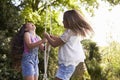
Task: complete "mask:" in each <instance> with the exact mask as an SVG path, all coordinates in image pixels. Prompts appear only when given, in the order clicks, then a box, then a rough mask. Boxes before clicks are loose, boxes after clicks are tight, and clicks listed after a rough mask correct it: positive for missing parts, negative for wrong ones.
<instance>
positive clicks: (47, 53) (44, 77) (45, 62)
mask: <svg viewBox="0 0 120 80" xmlns="http://www.w3.org/2000/svg"><path fill="white" fill-rule="evenodd" d="M45 3H46V21H45V32H46V31H47V30H46V26H47V17H48V16H47V14H48V12H47V9H48V6H47V3H48V2H47V0H45ZM51 24H52V19H51V4H50V34H51ZM44 46H45V51H44V76H43V80H48V76H47V67H48V60H49V52H50V46H48V50H47V44H46V43H45V44H44Z"/></svg>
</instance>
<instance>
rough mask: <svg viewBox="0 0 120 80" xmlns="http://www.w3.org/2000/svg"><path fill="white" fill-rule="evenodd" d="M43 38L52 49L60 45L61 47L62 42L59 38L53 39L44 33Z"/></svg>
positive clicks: (53, 37)
mask: <svg viewBox="0 0 120 80" xmlns="http://www.w3.org/2000/svg"><path fill="white" fill-rule="evenodd" d="M44 36H45V37H46V38H47V40H48V42H49V44H50V45H51V46H53V47H58V46H60V45H63V44H64V42H63V41H62V40H61V39H60V38H59V37H55V36H52V35H49V34H48V33H46V32H45V33H44Z"/></svg>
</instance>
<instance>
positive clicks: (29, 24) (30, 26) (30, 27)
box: [26, 23, 36, 31]
mask: <svg viewBox="0 0 120 80" xmlns="http://www.w3.org/2000/svg"><path fill="white" fill-rule="evenodd" d="M35 29H36V26H35V25H34V24H33V23H27V25H26V31H35Z"/></svg>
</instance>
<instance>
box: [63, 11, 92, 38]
mask: <svg viewBox="0 0 120 80" xmlns="http://www.w3.org/2000/svg"><path fill="white" fill-rule="evenodd" d="M63 22H64V24H66V25H64V26H65V28H68V29H71V30H72V31H73V32H75V33H77V34H79V35H81V36H83V37H85V36H86V35H87V34H88V33H89V32H94V31H93V29H92V27H91V26H90V24H89V23H88V22H87V21H86V20H85V19H84V17H83V16H82V15H81V14H79V13H78V11H76V10H68V11H66V12H65V13H64V16H63Z"/></svg>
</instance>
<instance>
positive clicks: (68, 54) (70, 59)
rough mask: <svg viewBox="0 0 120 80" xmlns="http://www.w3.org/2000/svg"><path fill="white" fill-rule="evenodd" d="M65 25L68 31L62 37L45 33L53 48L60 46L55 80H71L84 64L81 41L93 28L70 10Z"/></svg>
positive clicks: (65, 17)
mask: <svg viewBox="0 0 120 80" xmlns="http://www.w3.org/2000/svg"><path fill="white" fill-rule="evenodd" d="M63 24H64V28H65V29H66V30H65V32H64V33H63V34H62V35H61V36H60V37H55V36H52V35H49V34H48V33H44V36H45V37H46V38H47V40H48V42H49V43H50V44H51V45H52V46H53V47H57V46H59V52H58V63H59V68H58V70H57V73H56V77H55V80H69V79H70V77H71V76H72V74H73V72H74V71H75V68H76V66H77V65H78V64H79V63H80V62H84V59H85V54H84V51H83V48H82V45H81V43H80V41H81V40H82V37H85V36H86V35H87V34H88V33H89V32H93V29H92V27H91V26H90V25H89V24H88V22H87V21H86V20H85V19H84V18H83V17H82V15H81V14H79V13H78V12H77V11H76V10H68V11H66V12H65V13H64V16H63Z"/></svg>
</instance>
